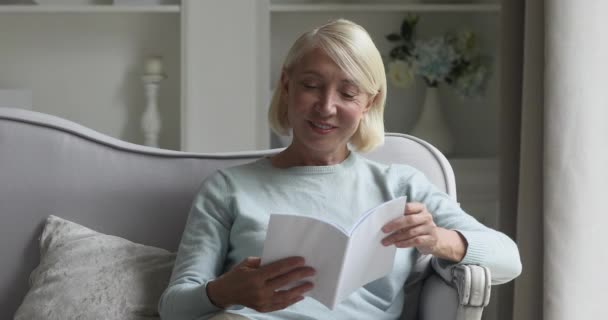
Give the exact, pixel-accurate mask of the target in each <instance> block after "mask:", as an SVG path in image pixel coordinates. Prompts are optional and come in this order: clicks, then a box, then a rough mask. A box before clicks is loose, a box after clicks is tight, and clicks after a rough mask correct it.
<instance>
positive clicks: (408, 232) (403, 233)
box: [382, 223, 431, 246]
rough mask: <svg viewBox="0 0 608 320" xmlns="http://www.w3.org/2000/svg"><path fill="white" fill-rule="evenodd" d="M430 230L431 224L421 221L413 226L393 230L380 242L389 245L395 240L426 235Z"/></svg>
mask: <svg viewBox="0 0 608 320" xmlns="http://www.w3.org/2000/svg"><path fill="white" fill-rule="evenodd" d="M430 231H431V226H429V225H428V224H424V223H423V224H420V225H418V226H415V227H410V228H405V229H401V230H398V231H397V232H394V233H393V234H391V235H389V236H388V237H386V238H384V239H382V244H383V245H384V246H390V245H392V244H394V243H396V242H400V241H406V240H409V239H411V238H415V237H419V236H423V235H427V234H429V233H430Z"/></svg>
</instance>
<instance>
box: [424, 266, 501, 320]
mask: <svg viewBox="0 0 608 320" xmlns="http://www.w3.org/2000/svg"><path fill="white" fill-rule="evenodd" d="M431 265H432V267H433V269H434V271H435V273H436V274H437V275H438V276H432V277H429V279H427V281H426V283H425V285H424V289H423V292H422V297H421V304H420V312H421V319H424V320H436V319H455V320H480V319H481V314H482V312H483V308H484V307H485V306H487V305H488V303H489V302H490V292H491V291H490V290H491V286H490V284H491V280H492V278H491V274H490V270H489V269H488V268H486V267H481V266H477V265H451V264H450V265H444V264H442V263H441V261H440V260H438V259H432V261H431ZM438 300H442V303H438ZM438 306H441V307H439V308H438ZM450 309H456V310H455V312H454V310H450ZM454 315H455V316H454Z"/></svg>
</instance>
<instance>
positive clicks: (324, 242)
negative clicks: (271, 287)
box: [262, 214, 348, 308]
mask: <svg viewBox="0 0 608 320" xmlns="http://www.w3.org/2000/svg"><path fill="white" fill-rule="evenodd" d="M347 242H348V237H347V236H346V235H345V234H344V233H343V231H341V230H338V229H336V228H335V227H334V226H332V225H331V224H328V223H326V222H323V221H321V220H316V219H314V218H310V217H304V216H297V215H283V214H272V215H271V216H270V222H269V224H268V232H267V235H266V240H265V241H264V252H263V254H262V264H268V263H271V262H274V261H277V260H280V259H283V258H287V257H291V256H302V257H304V259H305V260H306V265H308V266H311V267H313V268H314V269H315V270H316V274H315V275H314V276H313V277H310V278H307V279H305V281H311V282H312V283H313V284H314V288H313V289H312V290H311V291H309V292H307V293H306V294H305V295H307V296H310V297H312V298H314V299H316V300H317V301H319V302H321V303H323V304H324V305H326V306H327V307H328V308H333V306H334V303H335V297H336V290H337V287H338V279H339V277H340V272H341V269H342V264H343V262H344V255H345V253H346V246H347ZM297 284H298V283H292V284H290V285H289V286H286V287H285V288H282V289H288V288H291V287H293V286H295V285H297Z"/></svg>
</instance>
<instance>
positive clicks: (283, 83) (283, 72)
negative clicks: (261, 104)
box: [281, 68, 289, 94]
mask: <svg viewBox="0 0 608 320" xmlns="http://www.w3.org/2000/svg"><path fill="white" fill-rule="evenodd" d="M281 87H282V88H281V89H283V90H282V91H283V93H284V94H287V93H289V91H288V90H289V75H288V74H287V70H285V68H283V69H282V70H281Z"/></svg>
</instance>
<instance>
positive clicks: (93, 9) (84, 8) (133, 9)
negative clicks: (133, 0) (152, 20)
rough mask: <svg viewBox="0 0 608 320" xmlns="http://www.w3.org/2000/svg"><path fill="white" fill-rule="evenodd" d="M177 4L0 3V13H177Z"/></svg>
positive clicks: (178, 7)
mask: <svg viewBox="0 0 608 320" xmlns="http://www.w3.org/2000/svg"><path fill="white" fill-rule="evenodd" d="M179 12H180V6H179V5H149V6H127V5H0V13H179Z"/></svg>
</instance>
